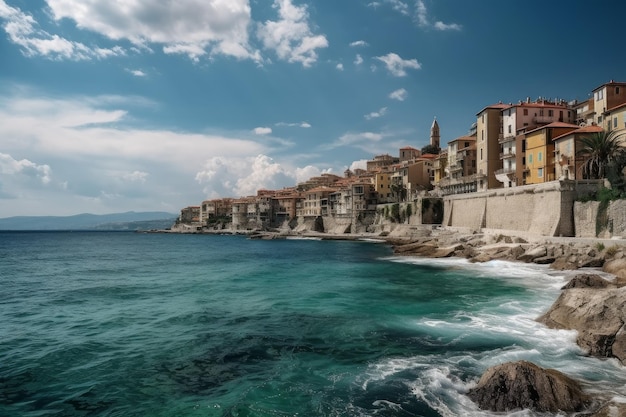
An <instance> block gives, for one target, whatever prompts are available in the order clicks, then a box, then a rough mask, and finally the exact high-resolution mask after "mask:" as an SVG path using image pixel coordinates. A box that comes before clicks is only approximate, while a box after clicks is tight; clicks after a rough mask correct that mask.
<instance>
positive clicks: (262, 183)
mask: <svg viewBox="0 0 626 417" xmlns="http://www.w3.org/2000/svg"><path fill="white" fill-rule="evenodd" d="M321 172H322V171H321V170H320V169H318V168H316V167H313V166H310V165H309V166H306V167H303V168H292V167H287V166H284V165H281V164H280V163H278V162H276V161H274V160H273V159H272V158H270V157H269V156H267V155H264V154H259V155H256V156H250V157H246V158H235V157H222V156H217V157H212V158H210V159H208V160H207V161H206V162H205V164H204V166H203V168H202V170H201V171H198V173H197V174H196V181H197V182H198V183H200V184H202V185H203V186H204V193H205V194H206V195H207V196H208V197H209V198H217V197H225V196H230V197H242V196H248V195H255V194H256V192H257V191H258V190H261V189H280V188H284V187H290V186H293V185H295V184H297V183H298V182H302V181H305V180H307V179H309V178H310V177H312V176H316V175H319V174H320V173H321Z"/></svg>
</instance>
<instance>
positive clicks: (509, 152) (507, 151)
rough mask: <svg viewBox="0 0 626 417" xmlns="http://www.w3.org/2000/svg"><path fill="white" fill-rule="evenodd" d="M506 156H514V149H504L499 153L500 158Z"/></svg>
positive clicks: (505, 157)
mask: <svg viewBox="0 0 626 417" xmlns="http://www.w3.org/2000/svg"><path fill="white" fill-rule="evenodd" d="M508 158H515V149H505V150H504V152H502V153H501V154H500V159H508Z"/></svg>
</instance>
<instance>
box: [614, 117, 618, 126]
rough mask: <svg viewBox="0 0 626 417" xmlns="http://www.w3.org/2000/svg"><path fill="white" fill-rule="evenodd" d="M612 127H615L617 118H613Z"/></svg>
mask: <svg viewBox="0 0 626 417" xmlns="http://www.w3.org/2000/svg"><path fill="white" fill-rule="evenodd" d="M613 127H617V117H614V118H613Z"/></svg>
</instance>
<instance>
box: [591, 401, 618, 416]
mask: <svg viewBox="0 0 626 417" xmlns="http://www.w3.org/2000/svg"><path fill="white" fill-rule="evenodd" d="M624 416H626V404H621V403H609V404H606V405H604V406H603V407H602V408H600V409H599V410H598V411H596V412H595V413H593V414H591V417H624Z"/></svg>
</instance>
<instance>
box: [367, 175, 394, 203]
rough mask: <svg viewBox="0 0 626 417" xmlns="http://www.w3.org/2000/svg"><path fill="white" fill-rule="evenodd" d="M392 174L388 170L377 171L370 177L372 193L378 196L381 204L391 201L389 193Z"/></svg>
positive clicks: (391, 196) (391, 197)
mask: <svg viewBox="0 0 626 417" xmlns="http://www.w3.org/2000/svg"><path fill="white" fill-rule="evenodd" d="M392 175H393V173H392V172H391V170H389V169H384V170H382V169H381V170H379V171H377V172H375V173H374V176H373V177H372V184H373V185H374V191H376V193H377V194H378V201H379V202H381V203H386V202H391V201H393V195H392V191H391V184H392V182H391V176H392Z"/></svg>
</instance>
